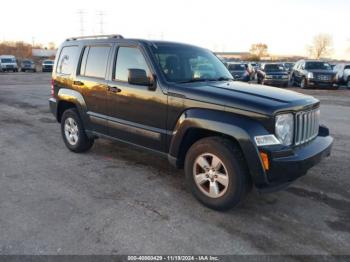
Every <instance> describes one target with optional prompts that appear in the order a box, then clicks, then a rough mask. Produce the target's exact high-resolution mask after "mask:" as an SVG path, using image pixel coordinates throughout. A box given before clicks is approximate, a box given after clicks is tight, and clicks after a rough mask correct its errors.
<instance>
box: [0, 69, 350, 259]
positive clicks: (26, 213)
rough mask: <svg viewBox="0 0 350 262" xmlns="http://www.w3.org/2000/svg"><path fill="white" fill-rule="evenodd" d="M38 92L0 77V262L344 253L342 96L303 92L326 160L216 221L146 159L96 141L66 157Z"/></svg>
mask: <svg viewBox="0 0 350 262" xmlns="http://www.w3.org/2000/svg"><path fill="white" fill-rule="evenodd" d="M49 85H50V75H49V74H44V73H36V74H31V73H15V74H0V254H36V255H37V254H203V253H205V254H284V255H293V254H343V255H345V254H348V255H350V171H349V170H350V134H349V130H350V98H349V95H350V90H336V91H332V90H328V91H327V90H306V91H304V90H303V92H304V93H308V94H311V95H314V96H316V97H317V98H319V99H320V100H321V102H322V105H321V115H322V119H321V123H323V124H326V125H328V126H329V127H330V128H331V133H332V135H333V136H334V138H335V143H334V147H333V152H332V155H331V156H330V157H329V158H327V159H325V160H324V161H323V162H321V163H320V164H319V165H317V166H315V167H314V168H312V169H311V170H310V171H309V172H308V174H307V175H306V176H304V177H302V178H300V179H299V180H298V181H296V182H295V183H294V184H292V185H291V186H290V187H289V188H288V189H286V190H284V191H280V192H277V193H271V194H263V195H261V194H258V193H257V192H255V191H253V193H252V194H250V195H249V196H248V198H247V199H246V201H245V202H244V203H243V204H242V205H241V206H240V207H238V208H236V209H233V210H231V211H229V212H224V213H222V212H221V213H220V212H216V211H213V210H210V209H207V208H205V207H203V206H202V205H200V204H199V203H198V202H197V201H196V200H195V199H194V198H193V197H192V195H191V194H190V193H189V192H188V191H187V190H186V188H185V184H184V175H183V173H182V171H178V170H175V169H173V168H172V167H170V166H169V165H168V163H167V161H166V160H163V159H160V158H159V157H158V156H157V155H153V154H152V153H149V152H143V151H140V150H139V149H134V148H131V147H128V146H125V145H123V144H120V143H116V142H111V141H108V140H103V139H99V140H97V141H96V143H95V145H94V147H93V148H92V150H91V151H89V152H88V153H85V154H74V153H71V152H69V151H68V150H67V149H66V148H65V146H64V143H63V141H62V139H61V134H60V129H59V125H58V124H57V123H56V122H55V120H54V118H53V116H52V115H51V113H50V112H49V108H48V101H47V100H48V97H49V96H50V90H49ZM292 89H293V90H295V91H300V89H295V88H292Z"/></svg>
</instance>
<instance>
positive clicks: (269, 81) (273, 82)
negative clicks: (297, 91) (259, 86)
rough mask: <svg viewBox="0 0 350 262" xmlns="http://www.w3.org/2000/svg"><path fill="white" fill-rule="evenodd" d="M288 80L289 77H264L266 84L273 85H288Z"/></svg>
mask: <svg viewBox="0 0 350 262" xmlns="http://www.w3.org/2000/svg"><path fill="white" fill-rule="evenodd" d="M288 82H289V79H266V78H265V79H264V84H265V85H271V86H286V85H288Z"/></svg>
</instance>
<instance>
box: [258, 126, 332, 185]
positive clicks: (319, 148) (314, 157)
mask: <svg viewBox="0 0 350 262" xmlns="http://www.w3.org/2000/svg"><path fill="white" fill-rule="evenodd" d="M332 144H333V138H332V137H331V136H330V135H329V131H328V128H326V127H324V126H320V131H319V135H318V136H317V137H316V138H315V139H314V140H312V141H310V142H308V143H306V144H303V145H301V146H296V147H294V148H280V147H279V146H272V147H270V148H268V147H266V148H261V150H260V151H261V152H265V153H267V155H268V157H269V162H270V167H269V170H268V171H266V176H267V181H268V182H267V183H265V184H262V185H257V188H258V189H259V190H260V191H262V192H270V191H275V190H279V189H281V187H283V186H285V185H288V184H290V183H291V182H293V181H294V180H296V179H297V178H299V177H301V176H303V175H305V174H306V173H307V171H308V170H309V169H310V168H311V167H313V166H314V165H316V164H317V163H319V162H320V161H321V160H322V159H323V158H324V157H327V156H329V155H330V154H331V148H332Z"/></svg>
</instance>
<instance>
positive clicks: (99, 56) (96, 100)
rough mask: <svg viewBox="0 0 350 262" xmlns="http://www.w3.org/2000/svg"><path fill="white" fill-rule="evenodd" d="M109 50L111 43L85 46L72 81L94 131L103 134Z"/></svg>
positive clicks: (105, 131) (106, 112)
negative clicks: (82, 100)
mask: <svg viewBox="0 0 350 262" xmlns="http://www.w3.org/2000/svg"><path fill="white" fill-rule="evenodd" d="M111 50H112V45H111V44H107V43H106V44H103V43H102V44H101V43H99V44H96V45H87V46H85V47H84V50H83V53H82V57H81V62H80V67H79V69H78V72H77V77H76V79H75V81H74V83H73V85H75V86H76V87H77V88H78V87H79V88H80V89H81V93H82V95H83V97H84V100H85V103H86V106H87V111H88V112H87V114H88V115H89V117H90V120H91V123H92V124H93V129H94V131H97V132H99V133H103V134H106V133H107V120H106V116H107V114H108V110H107V86H108V85H107V82H106V73H107V68H108V64H109V57H110V53H111Z"/></svg>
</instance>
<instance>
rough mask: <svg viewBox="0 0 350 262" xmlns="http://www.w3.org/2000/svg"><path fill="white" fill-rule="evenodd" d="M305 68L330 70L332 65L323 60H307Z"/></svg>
mask: <svg viewBox="0 0 350 262" xmlns="http://www.w3.org/2000/svg"><path fill="white" fill-rule="evenodd" d="M305 69H309V70H310V69H311V70H313V69H318V70H332V67H331V66H330V64H328V63H325V62H307V63H306V64H305Z"/></svg>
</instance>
